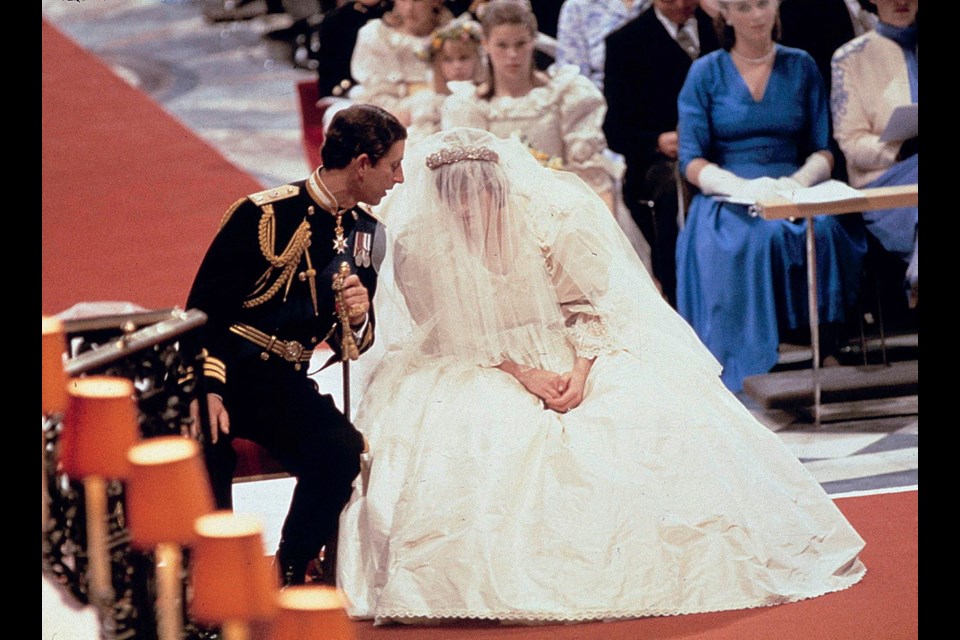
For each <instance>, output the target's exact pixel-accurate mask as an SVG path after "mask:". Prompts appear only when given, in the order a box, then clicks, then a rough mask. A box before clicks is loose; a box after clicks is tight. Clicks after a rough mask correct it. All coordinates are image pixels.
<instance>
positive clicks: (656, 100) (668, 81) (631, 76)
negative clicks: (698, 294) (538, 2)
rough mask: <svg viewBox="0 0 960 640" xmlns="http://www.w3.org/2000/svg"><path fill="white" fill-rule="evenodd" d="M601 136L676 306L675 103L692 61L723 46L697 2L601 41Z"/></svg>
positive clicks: (672, 3)
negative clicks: (622, 164)
mask: <svg viewBox="0 0 960 640" xmlns="http://www.w3.org/2000/svg"><path fill="white" fill-rule="evenodd" d="M606 45H607V54H606V61H605V69H604V77H605V81H604V91H603V93H604V96H605V97H606V99H607V114H606V118H605V120H604V122H603V131H604V133H605V134H606V136H607V144H608V145H609V146H610V148H611V149H612V150H614V151H616V152H618V153H620V154H623V156H624V158H625V160H626V164H627V171H626V175H625V176H624V185H623V197H624V201H625V202H626V204H627V206H628V207H629V209H630V212H631V214H632V215H633V218H634V220H635V221H636V223H637V226H639V227H640V230H641V231H642V232H643V235H644V237H646V238H647V241H648V242H649V244H650V248H651V250H652V260H653V272H654V276H655V277H656V278H657V279H658V280H659V281H660V285H661V287H662V289H663V293H664V295H665V296H666V297H667V299H668V300H669V301H670V303H671V304H674V303H675V300H676V293H675V292H676V268H675V261H674V254H675V251H676V241H677V231H678V228H677V214H678V209H679V206H678V191H677V180H676V161H677V131H676V129H677V96H678V95H679V94H680V89H681V87H682V86H683V81H684V79H685V78H686V75H687V71H688V70H689V69H690V65H691V64H692V62H693V60H694V59H695V58H697V57H699V56H701V55H703V54H705V53H709V52H710V51H713V50H714V49H718V48H719V47H720V44H719V42H718V41H717V35H716V32H715V31H714V29H713V24H712V22H711V19H710V17H709V16H708V15H707V14H706V13H705V12H703V10H702V9H700V8H699V6H698V3H697V0H654V2H653V10H648V11H645V12H643V13H642V14H640V15H639V16H637V17H636V18H634V19H633V20H631V21H630V22H628V23H626V24H625V25H623V26H622V27H620V28H619V29H617V30H616V31H614V32H613V33H611V34H610V35H608V36H607V38H606Z"/></svg>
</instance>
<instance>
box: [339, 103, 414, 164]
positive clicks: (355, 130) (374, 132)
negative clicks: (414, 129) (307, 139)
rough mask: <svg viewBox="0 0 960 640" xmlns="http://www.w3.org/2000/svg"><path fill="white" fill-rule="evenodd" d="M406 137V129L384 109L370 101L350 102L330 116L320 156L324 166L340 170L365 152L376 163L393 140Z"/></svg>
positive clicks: (388, 149) (385, 153)
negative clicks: (331, 118) (364, 102)
mask: <svg viewBox="0 0 960 640" xmlns="http://www.w3.org/2000/svg"><path fill="white" fill-rule="evenodd" d="M406 137H407V130H406V129H405V128H404V127H403V125H402V124H400V121H399V120H397V119H396V118H395V117H393V115H391V114H390V113H389V112H388V111H385V110H384V109H381V108H380V107H376V106H374V105H372V104H354V105H350V106H349V107H347V108H346V109H343V110H341V111H339V112H337V114H336V115H335V116H333V120H332V121H331V122H330V126H329V127H328V128H327V131H326V133H325V134H324V140H323V147H322V148H321V149H320V159H321V160H322V161H323V166H324V167H325V168H327V169H343V168H344V167H346V166H347V165H348V164H350V161H351V160H353V159H354V158H356V157H357V156H360V155H362V154H364V153H365V154H367V156H368V157H369V158H370V162H371V163H372V164H377V163H378V162H380V158H382V157H383V156H385V155H387V152H388V151H390V147H392V146H393V145H394V143H396V142H398V141H400V140H405V139H406Z"/></svg>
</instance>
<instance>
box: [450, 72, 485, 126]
mask: <svg viewBox="0 0 960 640" xmlns="http://www.w3.org/2000/svg"><path fill="white" fill-rule="evenodd" d="M447 88H449V89H450V95H449V96H447V99H446V100H444V101H443V104H442V105H441V107H440V128H441V129H451V128H453V127H471V128H474V129H483V130H484V131H489V130H490V127H489V124H490V120H489V117H488V114H487V111H488V109H487V108H485V107H486V106H487V105H486V103H485V102H484V101H482V100H480V98H479V97H477V87H476V85H475V84H473V83H472V82H470V81H468V80H463V81H459V82H448V83H447Z"/></svg>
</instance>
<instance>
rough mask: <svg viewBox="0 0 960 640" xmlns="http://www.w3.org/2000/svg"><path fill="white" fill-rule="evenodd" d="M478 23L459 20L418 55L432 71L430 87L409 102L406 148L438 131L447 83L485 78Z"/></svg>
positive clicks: (436, 33)
mask: <svg viewBox="0 0 960 640" xmlns="http://www.w3.org/2000/svg"><path fill="white" fill-rule="evenodd" d="M480 41H481V32H480V23H478V22H477V21H475V20H472V19H470V16H469V15H464V16H460V17H458V18H456V19H454V20H452V21H450V22H448V23H447V24H445V25H443V26H442V27H440V28H439V29H437V30H435V31H434V32H433V33H432V34H431V35H430V42H429V44H428V45H427V46H426V48H425V49H424V50H423V51H422V52H421V55H422V56H423V57H424V58H425V59H426V60H427V61H428V62H429V63H430V65H431V66H432V68H433V85H432V86H431V88H430V89H428V90H426V91H421V92H419V93H417V94H416V95H414V96H411V98H410V103H409V106H410V126H409V127H407V145H413V144H416V143H417V142H419V141H420V140H422V139H423V138H426V137H427V136H428V135H430V134H432V133H436V132H437V131H440V108H441V106H442V105H443V101H444V100H446V99H447V96H449V95H450V89H449V88H448V86H447V83H449V82H480V81H482V79H483V78H484V77H485V76H486V72H485V68H484V64H483V50H482V49H481V47H480Z"/></svg>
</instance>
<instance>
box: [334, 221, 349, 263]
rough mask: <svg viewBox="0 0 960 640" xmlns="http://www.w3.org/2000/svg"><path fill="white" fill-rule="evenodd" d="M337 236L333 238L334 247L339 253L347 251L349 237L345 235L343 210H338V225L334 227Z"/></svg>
mask: <svg viewBox="0 0 960 640" xmlns="http://www.w3.org/2000/svg"><path fill="white" fill-rule="evenodd" d="M333 231H334V233H336V234H337V237H336V238H334V239H333V249H334V251H336V252H337V253H338V254H342V253H346V252H347V239H346V238H344V237H343V212H342V211H338V212H337V226H336V227H335V228H334V230H333Z"/></svg>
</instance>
